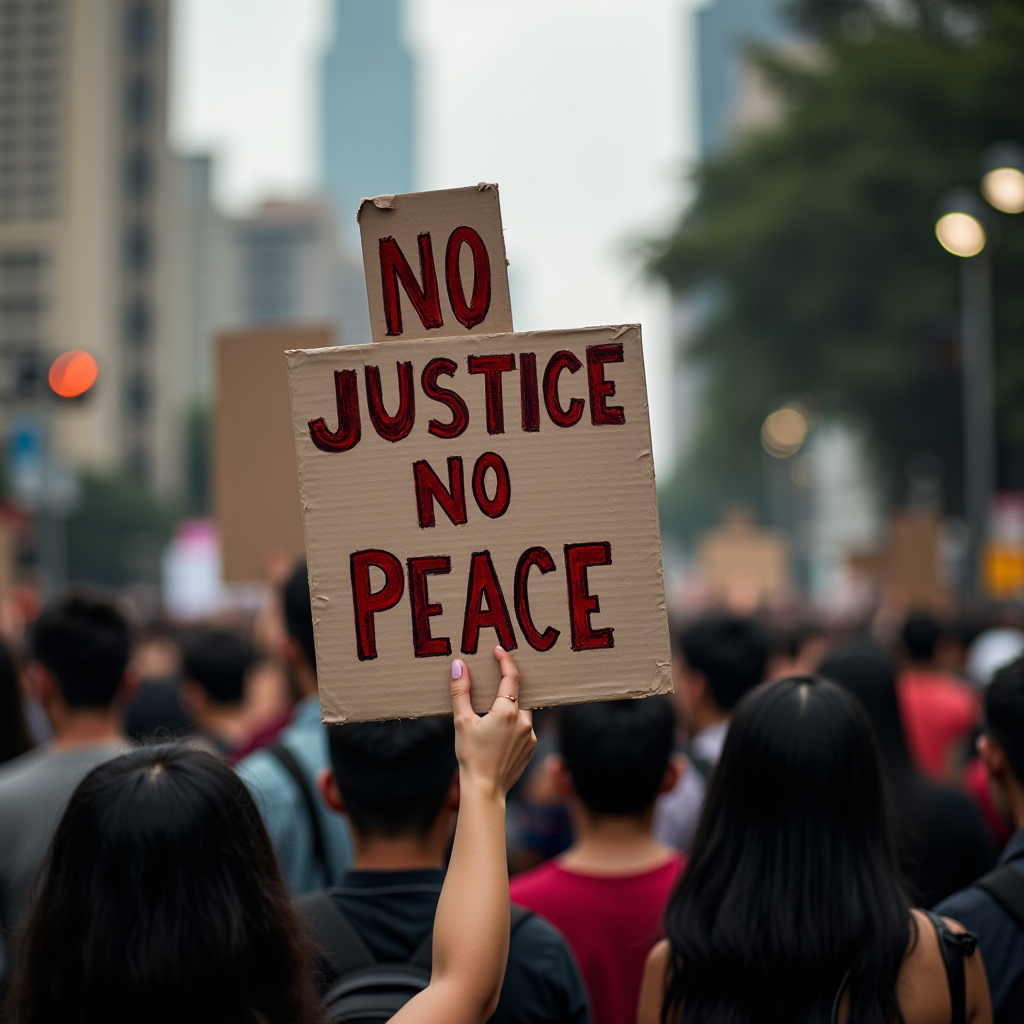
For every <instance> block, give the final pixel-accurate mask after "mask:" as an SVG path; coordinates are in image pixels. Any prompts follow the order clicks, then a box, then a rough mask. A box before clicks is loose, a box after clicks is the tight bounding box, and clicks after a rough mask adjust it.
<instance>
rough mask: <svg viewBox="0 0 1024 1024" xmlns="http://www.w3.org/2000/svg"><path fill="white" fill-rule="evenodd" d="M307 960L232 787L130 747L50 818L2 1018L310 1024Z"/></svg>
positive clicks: (190, 765) (276, 878)
mask: <svg viewBox="0 0 1024 1024" xmlns="http://www.w3.org/2000/svg"><path fill="white" fill-rule="evenodd" d="M310 962H311V961H310V952H309V950H308V948H307V945H306V940H305V938H304V937H303V933H302V931H301V926H300V924H299V922H298V920H297V919H296V916H295V914H294V912H293V910H292V907H291V903H290V900H289V895H288V892H287V890H286V888H285V885H284V882H283V880H282V878H281V875H280V872H279V871H278V868H277V862H276V860H275V857H274V850H273V846H272V845H271V842H270V838H269V836H268V835H267V831H266V828H265V827H264V825H263V821H262V819H261V818H260V814H259V811H258V810H257V808H256V804H255V802H254V801H253V798H252V796H251V795H250V794H249V791H248V790H247V789H246V787H245V784H244V783H243V782H242V781H241V780H240V779H239V777H238V776H237V775H236V774H235V772H234V771H232V770H231V768H230V767H228V766H227V765H226V764H225V763H224V762H223V761H221V760H220V759H219V758H217V757H215V756H213V755H212V754H208V753H205V752H202V751H198V750H194V749H188V748H185V747H180V746H169V745H168V746H156V747H143V748H140V749H138V750H135V751H132V752H131V753H128V754H125V755H124V756H122V757H118V758H115V759H113V760H111V761H107V762H105V763H103V764H101V765H100V766H99V767H97V768H94V769H93V770H92V771H91V772H90V773H89V774H88V775H87V776H86V777H85V779H84V780H83V781H82V783H81V784H80V785H79V787H78V789H77V790H76V791H75V793H74V795H73V796H72V797H71V800H70V802H69V803H68V806H67V809H66V810H65V812H64V816H63V817H62V818H61V820H60V822H59V824H58V825H57V829H56V832H55V834H54V837H53V842H52V845H51V848H50V852H49V854H48V856H47V859H46V862H45V864H44V866H43V871H42V875H41V879H40V889H39V895H38V898H37V900H36V902H35V904H34V907H33V909H32V911H31V913H30V915H29V919H28V922H27V925H26V929H25V932H24V936H23V939H22V945H21V952H20V956H19V964H20V968H21V969H20V976H19V980H18V982H17V983H16V988H15V991H14V992H13V993H12V1006H13V1010H14V1013H13V1020H14V1021H16V1022H17V1024H34V1022H40V1024H42V1022H48V1021H57V1020H68V1021H70V1020H75V1021H80V1022H82V1024H93V1022H95V1024H101V1022H102V1024H114V1022H129V1021H131V1022H136V1021H139V1020H146V1021H152V1022H168V1024H170V1022H174V1024H177V1022H179V1021H184V1020H189V1021H210V1022H214V1021H217V1022H220V1021H229V1020H230V1021H249V1022H255V1021H266V1022H268V1024H271V1022H280V1024H285V1022H289V1024H290V1022H292V1021H299V1022H304V1021H312V1020H315V1019H317V1018H316V1012H317V1010H316V996H315V993H314V992H313V990H312V983H311V974H310Z"/></svg>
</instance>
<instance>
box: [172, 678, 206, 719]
mask: <svg viewBox="0 0 1024 1024" xmlns="http://www.w3.org/2000/svg"><path fill="white" fill-rule="evenodd" d="M178 696H179V697H180V698H181V703H182V704H184V705H185V708H186V710H188V711H189V712H191V713H192V714H198V713H199V712H201V711H202V710H203V708H204V707H205V706H206V691H205V690H204V689H203V688H202V687H201V686H200V685H199V684H198V683H197V682H196V681H195V680H194V679H182V681H181V682H180V683H178Z"/></svg>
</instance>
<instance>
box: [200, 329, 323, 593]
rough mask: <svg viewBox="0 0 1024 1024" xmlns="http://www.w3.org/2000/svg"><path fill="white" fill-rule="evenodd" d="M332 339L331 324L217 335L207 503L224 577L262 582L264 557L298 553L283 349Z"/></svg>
mask: <svg viewBox="0 0 1024 1024" xmlns="http://www.w3.org/2000/svg"><path fill="white" fill-rule="evenodd" d="M332 341H333V332H332V329H331V328H330V327H319V326H317V327H295V326H288V327H282V328H278V329H275V328H267V329H259V330H246V331H233V332H230V333H227V334H222V335H220V336H219V337H218V338H217V353H216V382H215V400H214V405H213V408H214V422H213V504H214V510H215V516H216V519H217V526H218V530H219V532H220V541H221V558H222V563H223V576H224V580H225V582H228V583H262V582H264V581H265V580H266V578H267V560H268V558H270V557H272V556H275V555H281V554H283V555H287V556H289V557H292V558H302V556H303V543H302V513H301V511H300V508H299V481H298V476H297V474H296V471H295V446H294V444H292V439H291V430H290V423H291V405H290V402H289V399H288V369H287V365H286V363H285V357H284V353H285V351H286V350H287V349H290V348H295V347H297V346H302V347H308V348H322V347H324V346H326V345H330V344H331V343H332Z"/></svg>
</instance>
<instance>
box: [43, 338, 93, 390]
mask: <svg viewBox="0 0 1024 1024" xmlns="http://www.w3.org/2000/svg"><path fill="white" fill-rule="evenodd" d="M98 373H99V367H98V366H97V365H96V360H95V359H94V358H93V357H92V356H91V355H89V353H88V352H83V351H82V350H81V349H72V350H71V351H70V352H65V353H64V354H63V355H60V356H57V358H56V359H55V360H54V361H53V365H52V366H51V367H50V375H49V381H50V387H51V388H53V390H54V391H55V392H56V393H57V394H58V395H60V396H61V398H77V397H78V396H79V395H84V394H85V393H86V391H88V390H89V388H91V387H92V386H93V384H95V383H96V375H97V374H98Z"/></svg>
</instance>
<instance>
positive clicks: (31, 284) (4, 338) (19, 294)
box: [0, 249, 47, 349]
mask: <svg viewBox="0 0 1024 1024" xmlns="http://www.w3.org/2000/svg"><path fill="white" fill-rule="evenodd" d="M46 270H47V260H46V256H45V254H44V253H42V252H39V251H37V250H33V249H20V250H15V249H11V250H8V251H6V252H0V346H2V347H3V348H6V349H11V348H14V349H24V348H28V349H33V348H38V347H39V346H41V345H42V344H43V331H44V323H43V317H44V314H45V312H46V284H47V282H46Z"/></svg>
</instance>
